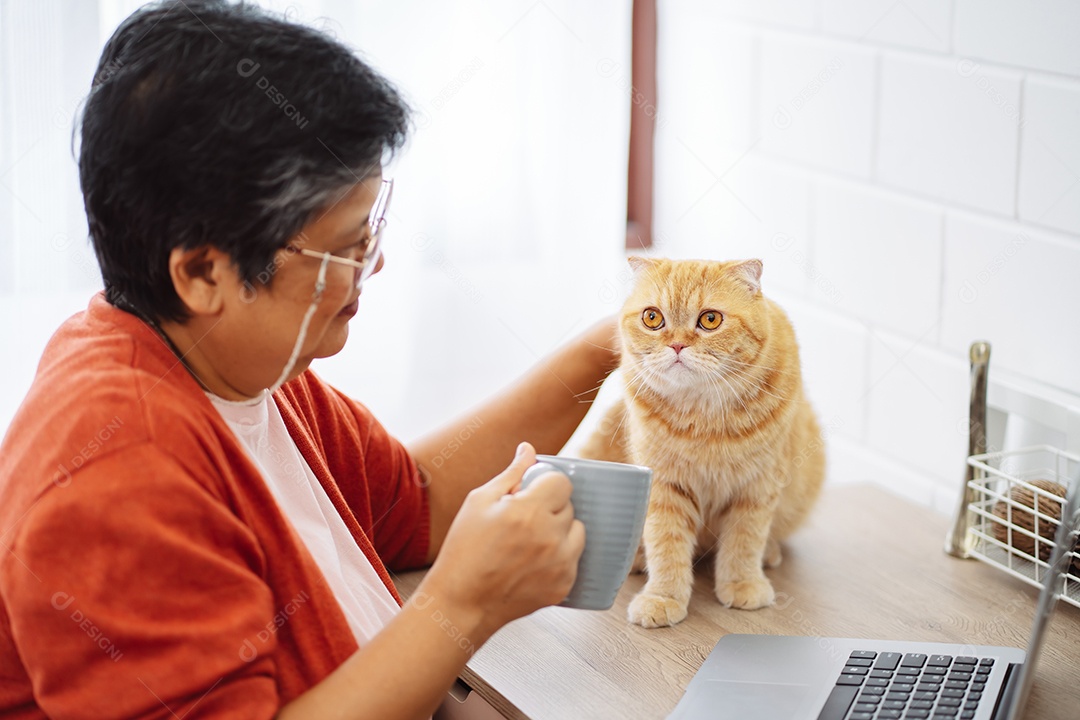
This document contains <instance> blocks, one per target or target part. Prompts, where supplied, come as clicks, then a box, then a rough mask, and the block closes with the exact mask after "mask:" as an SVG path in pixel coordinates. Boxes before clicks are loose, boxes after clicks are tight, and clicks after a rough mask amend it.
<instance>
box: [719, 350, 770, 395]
mask: <svg viewBox="0 0 1080 720" xmlns="http://www.w3.org/2000/svg"><path fill="white" fill-rule="evenodd" d="M717 364H719V365H720V366H721V369H722V370H724V371H725V372H729V373H731V374H732V375H734V376H735V377H737V378H738V379H739V380H741V381H743V382H745V383H746V384H747V385H749V386H750V387H751V389H753V390H756V391H758V392H760V393H764V394H766V395H769V396H771V397H774V398H776V399H777V400H780V401H782V402H783V401H786V400H787V398H786V397H783V396H782V395H777V394H776V393H772V392H769V391H768V390H766V389H765V382H764V380H762V379H761V378H758V377H755V376H754V375H752V374H751V373H750V372H749V371H747V370H742V369H740V368H736V367H731V366H729V365H725V361H724V360H720V359H719V358H717Z"/></svg>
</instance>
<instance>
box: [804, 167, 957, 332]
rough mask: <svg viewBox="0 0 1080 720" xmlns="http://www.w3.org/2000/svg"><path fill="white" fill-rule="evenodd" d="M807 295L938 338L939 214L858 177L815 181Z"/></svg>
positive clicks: (879, 322) (867, 318) (879, 321)
mask: <svg viewBox="0 0 1080 720" xmlns="http://www.w3.org/2000/svg"><path fill="white" fill-rule="evenodd" d="M816 196H817V205H816V213H815V220H816V222H815V225H814V238H815V239H816V244H815V255H814V259H815V261H816V263H817V266H818V269H819V270H820V272H821V275H822V278H823V279H824V280H825V281H823V282H816V283H814V284H813V286H812V293H811V295H812V297H813V298H814V299H815V300H817V301H818V302H820V303H822V304H824V305H826V306H828V307H830V308H833V309H835V310H837V311H839V312H841V313H842V314H844V315H846V316H849V317H855V318H859V319H860V320H862V321H864V322H868V323H871V322H872V323H875V324H877V325H879V326H881V327H884V328H888V329H890V330H893V331H895V332H897V333H901V334H903V335H907V336H909V337H912V338H921V337H927V336H928V337H930V338H932V339H936V338H937V326H938V322H939V315H938V313H939V304H940V303H939V299H940V298H939V287H940V278H941V242H942V241H941V225H942V213H941V211H940V210H939V209H937V208H935V207H934V206H933V205H930V204H928V203H923V202H917V201H912V200H909V199H907V198H904V197H902V196H897V195H896V194H894V193H888V192H884V193H883V192H880V191H875V190H872V189H868V188H866V187H865V186H862V185H859V184H857V183H848V182H832V181H827V180H826V181H822V182H820V183H819V184H818V186H817V191H816Z"/></svg>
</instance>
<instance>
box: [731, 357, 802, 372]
mask: <svg viewBox="0 0 1080 720" xmlns="http://www.w3.org/2000/svg"><path fill="white" fill-rule="evenodd" d="M722 362H726V363H735V364H736V365H742V366H744V367H750V368H754V369H755V370H771V371H772V372H780V373H783V372H787V370H785V369H783V368H774V367H767V366H765V365H757V364H755V363H748V362H743V361H742V360H736V359H735V358H733V357H731V356H730V355H727V356H725V357H724V358H723V360H722Z"/></svg>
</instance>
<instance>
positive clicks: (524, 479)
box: [521, 462, 562, 490]
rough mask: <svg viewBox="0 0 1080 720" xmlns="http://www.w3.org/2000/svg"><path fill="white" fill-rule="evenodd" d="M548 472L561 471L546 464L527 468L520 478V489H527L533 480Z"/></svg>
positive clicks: (541, 463) (540, 463)
mask: <svg viewBox="0 0 1080 720" xmlns="http://www.w3.org/2000/svg"><path fill="white" fill-rule="evenodd" d="M548 472H562V470H560V469H559V468H557V467H555V466H554V465H552V464H551V463H546V462H538V463H536V464H535V465H531V466H529V468H528V469H526V470H525V474H524V475H522V476H521V489H522V490H524V489H525V488H527V487H529V485H532V482H533V480H536V478H538V477H540V476H541V475H543V474H544V473H548Z"/></svg>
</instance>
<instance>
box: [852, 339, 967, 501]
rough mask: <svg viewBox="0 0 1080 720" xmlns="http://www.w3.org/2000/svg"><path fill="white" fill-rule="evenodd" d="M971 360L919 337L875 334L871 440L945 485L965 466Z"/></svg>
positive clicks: (869, 419)
mask: <svg viewBox="0 0 1080 720" xmlns="http://www.w3.org/2000/svg"><path fill="white" fill-rule="evenodd" d="M968 374H969V371H968V366H967V363H965V362H964V361H963V360H961V359H960V357H959V356H958V355H950V354H948V353H944V352H941V351H940V350H936V349H934V348H933V347H932V344H931V343H928V344H927V345H923V344H921V343H920V342H918V341H914V340H909V339H907V338H900V337H897V336H894V335H889V334H886V333H884V332H873V333H871V338H870V372H869V377H868V387H867V391H866V402H867V404H868V408H869V411H868V413H867V422H866V435H867V444H868V445H869V446H870V447H871V448H872V449H874V450H876V451H878V452H880V453H882V454H883V455H887V456H888V457H890V458H891V459H892V460H894V461H896V462H899V463H901V464H903V465H906V466H908V467H912V468H915V469H916V470H918V471H919V472H920V473H921V474H922V475H924V476H925V477H928V478H931V479H933V480H935V481H937V482H939V483H940V484H942V485H943V486H951V483H952V482H953V481H954V480H955V479H956V478H959V477H960V476H961V475H962V474H963V471H964V455H965V453H966V450H967V439H968V438H967V427H968V424H967V417H968V395H969V392H968Z"/></svg>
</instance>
